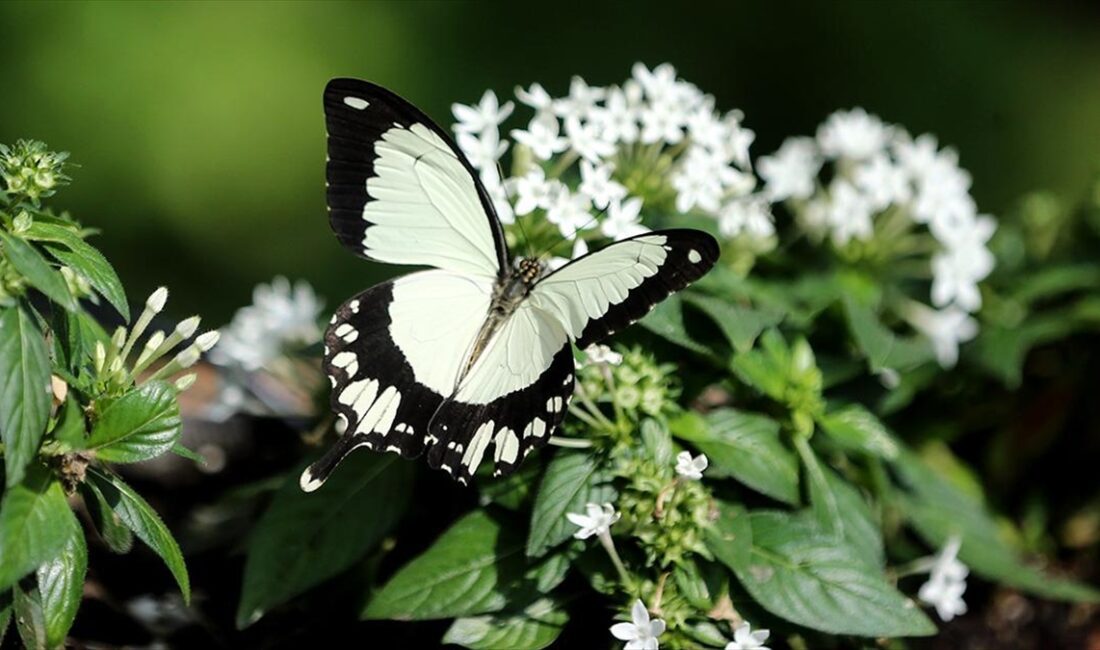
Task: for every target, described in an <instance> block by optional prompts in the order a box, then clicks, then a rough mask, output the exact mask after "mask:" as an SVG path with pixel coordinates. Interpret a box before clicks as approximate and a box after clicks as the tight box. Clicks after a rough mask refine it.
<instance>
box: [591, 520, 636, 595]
mask: <svg viewBox="0 0 1100 650" xmlns="http://www.w3.org/2000/svg"><path fill="white" fill-rule="evenodd" d="M599 538H600V544H601V545H603V548H604V550H605V551H607V555H608V557H610V558H611V563H612V564H614V565H615V570H616V571H617V572H618V573H619V580H621V581H622V582H623V584H624V585H626V588H627V591H630V590H631V589H633V584H634V581H633V580H632V579H631V577H630V574H629V573H627V570H626V566H625V565H624V564H623V560H622V558H620V557H619V552H618V551H616V550H615V542H613V541H612V540H611V531H605V532H602V533H600V535H599Z"/></svg>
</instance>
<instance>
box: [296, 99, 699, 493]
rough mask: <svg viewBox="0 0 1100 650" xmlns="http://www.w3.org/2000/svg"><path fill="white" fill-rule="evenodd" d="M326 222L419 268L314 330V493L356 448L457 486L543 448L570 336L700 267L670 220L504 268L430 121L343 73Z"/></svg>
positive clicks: (310, 474)
mask: <svg viewBox="0 0 1100 650" xmlns="http://www.w3.org/2000/svg"><path fill="white" fill-rule="evenodd" d="M325 109H326V110H325V112H326V121H327V126H328V135H329V161H328V203H329V219H330V223H331V225H332V227H333V230H334V231H335V232H336V234H337V237H338V239H339V240H340V241H341V242H342V243H344V245H345V246H347V247H348V248H350V249H351V250H352V251H353V252H355V253H356V254H358V255H361V256H363V257H366V258H368V259H371V260H375V261H381V262H389V263H394V264H408V265H416V266H422V267H428V268H427V269H426V270H421V271H415V272H412V273H409V274H408V275H405V276H402V277H399V278H397V279H395V280H391V281H388V282H385V283H382V284H380V285H377V286H375V287H372V288H370V289H367V290H366V291H364V292H362V293H360V294H359V295H357V296H355V297H353V298H352V299H351V300H349V301H347V302H346V303H344V305H342V306H341V307H340V308H339V309H338V310H337V312H336V314H335V315H334V316H333V320H332V323H331V324H330V326H329V328H328V331H327V332H326V335H325V358H324V364H325V370H326V372H327V374H328V375H329V378H330V381H331V382H332V385H333V391H332V408H333V411H334V412H335V413H336V417H337V423H338V424H337V426H338V429H339V430H340V431H341V433H342V437H341V439H340V441H339V442H338V443H337V444H336V445H335V446H334V447H333V448H332V449H331V450H330V451H329V452H328V453H327V454H326V455H325V456H324V457H322V459H321V460H319V461H318V462H317V463H315V464H314V465H312V466H311V467H310V468H309V469H307V470H306V472H305V473H304V474H303V475H302V480H301V485H302V487H303V489H306V490H307V491H310V490H313V489H316V488H317V487H319V486H320V485H321V483H323V481H324V479H325V478H326V477H327V476H328V474H329V473H331V472H332V471H333V469H334V468H335V467H336V465H337V464H338V463H339V461H340V460H341V459H342V458H344V457H345V456H346V455H347V454H348V453H350V452H351V451H352V450H354V449H355V448H357V447H367V448H369V449H373V450H376V451H392V452H396V453H399V454H401V455H402V456H405V457H415V456H419V455H421V454H424V453H426V454H427V461H428V464H429V465H430V466H431V467H433V468H438V469H442V470H444V471H447V472H448V473H450V474H451V475H452V476H453V477H454V478H455V479H456V480H458V481H459V482H461V483H467V482H468V481H469V480H470V479H471V478H472V476H473V473H474V472H475V471H476V469H477V468H478V466H479V465H480V464H482V463H483V462H492V464H493V467H494V472H493V473H494V474H495V475H504V474H508V473H510V472H512V471H514V470H515V468H516V467H517V466H518V465H519V463H520V462H521V461H522V460H523V458H524V457H526V456H527V455H528V454H530V453H531V452H532V451H533V450H535V449H537V448H539V447H541V446H542V445H544V444H546V442H547V440H548V439H549V437H550V435H551V434H553V432H554V431H555V430H556V429H557V428H558V426H559V425H560V424H561V421H562V419H563V418H564V416H565V412H566V410H567V407H568V404H569V400H570V398H571V396H572V394H573V381H574V377H573V372H574V362H573V353H572V350H573V345H574V344H576V345H578V346H581V347H584V346H586V345H588V344H590V343H592V342H595V341H598V340H601V339H603V338H606V337H607V336H609V335H610V334H612V333H614V332H615V331H618V330H620V329H622V328H623V327H625V326H627V325H628V324H629V323H632V322H634V321H635V320H637V319H638V318H640V317H642V316H644V315H645V313H647V312H648V311H649V310H650V309H651V308H652V307H653V306H654V305H656V304H657V303H658V302H660V300H662V299H664V298H665V297H667V296H668V295H669V294H670V293H672V292H673V291H676V290H679V289H681V288H683V287H684V286H686V285H687V284H688V283H690V282H691V281H694V280H695V279H697V278H698V277H701V276H702V274H703V273H705V272H706V271H707V270H709V269H710V267H711V266H712V265H713V264H714V262H715V260H716V259H717V257H718V246H717V243H716V242H715V241H714V239H713V238H712V237H710V236H709V235H707V234H705V233H702V232H699V231H694V230H666V231H657V232H651V233H646V234H643V235H638V236H635V237H632V238H629V239H626V240H622V241H619V242H616V243H613V244H611V245H609V246H607V247H605V248H604V249H601V250H599V251H596V252H594V253H591V254H589V255H586V256H584V257H581V258H579V259H577V260H574V261H573V262H571V263H569V264H566V265H565V266H563V267H561V268H559V269H556V270H554V271H550V272H547V269H546V267H545V265H544V264H543V263H542V262H540V261H539V260H538V259H535V258H521V259H519V260H517V261H515V262H514V263H513V261H512V259H511V258H510V256H509V253H508V249H507V245H506V244H505V241H504V236H503V231H502V228H501V225H500V222H499V220H498V219H497V217H496V214H495V211H494V209H493V205H492V202H491V200H490V199H489V195H488V192H487V191H486V190H485V188H484V186H483V185H482V183H481V181H480V179H479V177H478V175H477V173H476V170H474V169H473V167H472V166H471V165H470V163H469V162H468V161H467V160H466V159H465V157H464V156H463V155H462V153H461V152H460V151H459V150H458V149H457V147H455V145H454V144H453V143H452V142H451V140H450V138H449V136H447V134H446V133H445V132H444V131H443V130H442V129H440V128H439V127H438V126H437V125H435V123H434V122H432V121H431V120H430V119H429V118H428V117H427V116H425V115H424V114H423V113H421V112H420V111H419V110H417V109H416V108H415V107H413V106H412V105H411V104H409V103H408V102H406V101H405V100H403V99H401V98H400V97H398V96H396V95H394V94H393V93H391V92H390V91H388V90H386V89H384V88H380V87H378V86H375V85H373V84H370V83H368V82H364V81H359V80H354V79H335V80H333V81H331V82H330V83H329V85H328V87H327V88H326V90H325Z"/></svg>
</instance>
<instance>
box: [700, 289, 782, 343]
mask: <svg viewBox="0 0 1100 650" xmlns="http://www.w3.org/2000/svg"><path fill="white" fill-rule="evenodd" d="M686 300H687V302H688V304H690V305H692V306H694V307H696V308H698V309H699V310H700V311H702V312H703V313H704V314H706V315H707V316H709V317H710V318H711V320H713V321H714V323H715V324H716V325H717V326H718V329H720V330H722V334H724V335H725V336H726V338H727V339H728V340H729V342H730V344H731V345H732V346H733V348H734V349H735V350H736V351H738V352H745V351H747V350H749V349H751V348H752V345H753V343H755V342H756V338H757V337H758V336H760V333H761V332H763V331H764V330H766V329H768V328H769V327H775V326H776V325H778V324H779V323H781V322H783V315H784V314H783V312H782V311H780V310H778V309H753V308H751V307H745V306H742V305H739V304H736V303H733V302H728V301H726V300H719V299H718V298H712V297H710V296H706V295H703V294H698V293H690V294H687V296H686Z"/></svg>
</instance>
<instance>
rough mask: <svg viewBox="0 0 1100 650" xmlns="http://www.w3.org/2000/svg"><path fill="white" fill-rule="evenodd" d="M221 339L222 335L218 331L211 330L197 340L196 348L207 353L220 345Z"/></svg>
mask: <svg viewBox="0 0 1100 650" xmlns="http://www.w3.org/2000/svg"><path fill="white" fill-rule="evenodd" d="M219 338H221V333H220V332H218V330H210V331H209V332H205V333H203V334H202V335H200V336H199V338H197V339H195V347H197V348H198V349H199V350H200V351H202V352H207V351H208V350H210V348H212V347H214V346H215V345H217V344H218V339H219Z"/></svg>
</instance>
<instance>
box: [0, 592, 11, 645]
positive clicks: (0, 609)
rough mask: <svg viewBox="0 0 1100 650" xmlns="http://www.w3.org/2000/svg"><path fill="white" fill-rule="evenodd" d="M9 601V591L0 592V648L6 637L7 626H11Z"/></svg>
mask: <svg viewBox="0 0 1100 650" xmlns="http://www.w3.org/2000/svg"><path fill="white" fill-rule="evenodd" d="M11 600H12V593H11V589H8V590H7V591H0V646H3V645H4V637H6V636H7V635H8V626H9V625H11V609H12V602H11Z"/></svg>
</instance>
